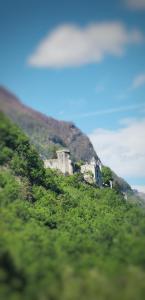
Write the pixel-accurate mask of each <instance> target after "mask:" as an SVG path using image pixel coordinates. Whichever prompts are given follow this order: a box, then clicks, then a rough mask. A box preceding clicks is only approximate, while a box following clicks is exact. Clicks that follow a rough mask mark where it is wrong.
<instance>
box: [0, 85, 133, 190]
mask: <svg viewBox="0 0 145 300" xmlns="http://www.w3.org/2000/svg"><path fill="white" fill-rule="evenodd" d="M0 110H1V111H2V112H3V113H5V114H6V115H7V116H8V117H9V118H10V119H11V120H12V121H14V122H15V123H16V124H17V125H19V126H20V127H21V129H23V131H24V132H25V133H26V134H27V135H28V136H29V138H30V141H31V143H32V144H34V145H35V147H36V149H37V151H38V153H39V155H40V156H41V157H42V158H53V157H54V156H55V153H56V150H57V149H59V148H61V147H68V148H69V149H70V152H71V156H72V159H73V160H74V161H79V160H83V161H88V160H90V159H91V158H92V157H93V156H94V157H96V158H98V156H97V154H96V152H95V150H94V148H93V145H92V144H91V142H90V140H89V138H88V137H87V136H86V135H85V134H84V133H82V132H81V130H80V129H78V128H77V127H76V126H75V125H74V124H73V123H71V122H64V121H58V120H56V119H54V118H52V117H48V116H46V115H44V114H42V113H40V112H38V111H36V110H34V109H32V108H30V107H27V106H26V105H24V104H23V103H22V102H21V101H20V100H19V99H18V98H17V97H16V96H15V95H14V94H12V93H11V92H9V91H8V90H7V89H5V88H4V87H0ZM112 175H113V179H114V182H115V185H116V184H117V185H118V188H119V190H120V191H122V192H126V191H131V187H130V186H129V184H128V183H127V182H126V181H125V180H124V179H122V178H120V177H118V176H117V175H116V174H115V173H114V172H113V174H112Z"/></svg>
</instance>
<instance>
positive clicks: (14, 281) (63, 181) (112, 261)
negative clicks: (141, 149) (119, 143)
mask: <svg viewBox="0 0 145 300" xmlns="http://www.w3.org/2000/svg"><path fill="white" fill-rule="evenodd" d="M1 118H2V121H1V123H0V135H1V146H0V147H1V156H0V163H1V166H0V168H1V172H0V205H1V207H0V209H1V221H0V230H1V237H0V280H1V286H0V294H1V298H2V299H4V300H5V299H8V300H19V299H21V300H23V299H31V300H33V299H35V300H47V299H48V300H49V299H51V300H80V299H84V300H88V299H91V300H94V299H98V300H108V299H110V300H122V299H124V300H141V299H144V297H145V251H144V249H145V211H144V207H143V206H141V205H140V204H138V203H137V202H136V201H134V202H133V201H131V200H128V201H125V200H124V198H123V197H122V195H121V194H119V193H117V192H116V191H115V190H110V189H108V188H106V189H103V190H99V189H97V188H96V187H93V186H90V185H87V184H85V183H84V182H83V179H82V177H81V176H79V175H74V176H70V177H63V176H62V175H60V174H57V173H56V172H53V171H51V170H47V172H46V171H45V170H44V168H43V163H42V161H41V160H40V159H39V156H38V155H37V152H36V151H35V149H33V148H32V147H31V146H30V144H29V140H28V139H27V137H26V136H25V135H23V133H22V132H21V131H20V130H19V129H18V128H17V127H15V126H14V125H12V124H11V123H9V121H8V120H7V119H6V118H5V117H4V116H1Z"/></svg>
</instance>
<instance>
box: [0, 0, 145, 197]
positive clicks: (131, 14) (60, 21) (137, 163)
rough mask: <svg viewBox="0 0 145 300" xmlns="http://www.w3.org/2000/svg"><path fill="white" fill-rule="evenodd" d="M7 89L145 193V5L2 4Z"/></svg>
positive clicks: (0, 79) (0, 78) (125, 0)
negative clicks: (65, 125)
mask: <svg viewBox="0 0 145 300" xmlns="http://www.w3.org/2000/svg"><path fill="white" fill-rule="evenodd" d="M0 84H1V85H3V86H5V87H6V88H8V89H9V90H10V91H12V92H13V93H15V94H16V95H17V96H18V97H19V98H20V99H21V100H22V101H23V102H24V103H25V104H26V105H29V106H31V107H33V108H35V109H37V110H39V111H41V112H43V113H45V114H47V115H49V116H52V117H54V118H57V119H60V120H66V121H73V122H74V123H75V124H76V125H77V126H78V127H79V128H80V129H81V130H82V131H83V132H84V133H86V134H87V135H88V136H89V138H90V139H91V141H92V143H93V145H94V148H95V150H96V152H97V154H98V155H99V156H100V158H101V160H102V162H103V163H104V164H106V165H108V166H109V167H111V168H112V169H113V170H114V171H115V172H116V173H117V174H118V175H119V176H121V177H123V178H124V179H126V180H127V181H128V183H129V184H130V185H131V186H132V187H134V188H137V189H138V190H139V191H144V192H145V138H144V136H145V0H137V1H136V0H110V1H108V0H106V1H105V0H102V1H98V0H77V1H76V0H73V1H72V0H71V1H70V0H62V1H61V0H53V1H51V0H25V1H23V0H13V1H11V0H0Z"/></svg>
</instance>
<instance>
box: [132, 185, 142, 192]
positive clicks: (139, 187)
mask: <svg viewBox="0 0 145 300" xmlns="http://www.w3.org/2000/svg"><path fill="white" fill-rule="evenodd" d="M132 188H133V189H134V190H137V191H139V192H141V193H145V185H133V186H132Z"/></svg>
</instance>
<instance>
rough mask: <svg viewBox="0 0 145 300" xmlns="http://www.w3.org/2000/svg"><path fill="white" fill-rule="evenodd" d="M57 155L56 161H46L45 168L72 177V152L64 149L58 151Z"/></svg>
mask: <svg viewBox="0 0 145 300" xmlns="http://www.w3.org/2000/svg"><path fill="white" fill-rule="evenodd" d="M56 154H57V158H56V159H48V160H45V161H44V167H45V168H51V169H57V170H60V171H61V172H62V173H63V174H64V175H66V174H69V175H72V174H73V166H72V161H71V159H70V151H69V150H68V149H62V150H58V151H56Z"/></svg>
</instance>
